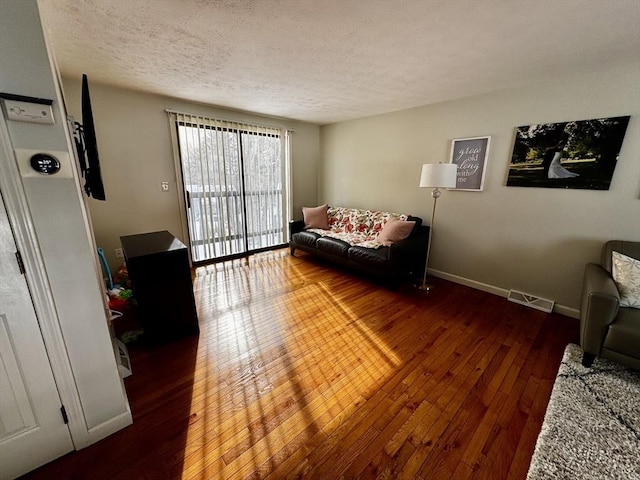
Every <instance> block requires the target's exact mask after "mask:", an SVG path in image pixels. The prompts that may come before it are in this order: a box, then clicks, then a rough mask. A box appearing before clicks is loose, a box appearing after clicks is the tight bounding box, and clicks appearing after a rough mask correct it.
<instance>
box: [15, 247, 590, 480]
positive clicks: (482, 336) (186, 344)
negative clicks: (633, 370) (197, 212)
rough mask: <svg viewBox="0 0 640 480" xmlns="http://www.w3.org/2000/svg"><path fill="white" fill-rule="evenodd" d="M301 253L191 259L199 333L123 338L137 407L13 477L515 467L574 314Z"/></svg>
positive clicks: (460, 474)
mask: <svg viewBox="0 0 640 480" xmlns="http://www.w3.org/2000/svg"><path fill="white" fill-rule="evenodd" d="M297 255H298V256H299V257H297V258H293V257H290V256H289V254H288V250H280V251H276V252H271V253H265V254H259V255H254V256H252V257H249V258H248V259H243V260H235V261H232V262H226V263H222V264H217V265H210V266H207V267H201V268H198V269H197V270H196V272H195V277H194V286H195V292H196V303H197V305H198V311H199V317H200V324H201V333H200V336H199V338H198V337H194V338H186V339H182V340H178V341H175V342H173V343H171V344H168V345H164V346H161V347H157V348H155V349H148V348H144V347H136V348H131V351H130V353H131V360H132V365H133V375H132V376H131V377H129V378H127V379H126V381H125V383H126V387H127V392H128V396H129V400H130V404H131V409H132V412H133V417H134V424H133V425H132V426H130V427H128V428H126V429H124V430H122V431H120V432H118V433H116V434H114V435H112V436H110V437H108V438H107V439H105V440H103V441H101V442H99V443H97V444H95V445H92V446H90V447H88V448H86V449H84V450H80V451H78V452H73V453H71V454H69V455H67V456H65V457H63V458H61V459H59V460H57V461H55V462H52V463H51V464H49V465H46V466H44V467H42V468H40V469H38V470H36V471H34V472H32V473H31V474H29V475H28V476H27V477H26V478H30V479H45V478H46V479H53V478H55V479H63V478H73V479H85V478H87V479H135V478H144V479H167V478H170V479H174V478H184V479H191V478H194V479H258V478H268V479H284V478H308V479H340V478H345V479H346V478H371V479H375V478H378V479H405V478H406V479H424V480H426V479H441V478H442V479H449V478H455V479H465V478H490V479H523V478H525V476H526V472H527V469H528V466H529V461H530V459H531V455H532V453H533V448H534V445H535V441H536V437H537V435H538V432H539V429H540V426H541V424H542V419H543V416H544V413H545V409H546V406H547V402H548V400H549V396H550V394H551V388H552V386H553V381H554V378H555V374H556V371H557V368H558V365H559V363H560V359H561V357H562V352H563V350H564V347H565V345H566V344H567V343H569V342H576V341H577V338H578V322H577V321H576V320H574V319H571V318H568V317H564V316H561V315H557V314H545V313H542V312H539V311H536V310H532V309H529V308H526V307H523V306H519V305H516V304H513V303H510V302H507V301H506V300H505V299H503V298H500V297H497V296H493V295H490V294H487V293H483V292H480V291H477V290H473V289H470V288H467V287H464V286H461V285H457V284H453V283H449V282H445V281H443V280H441V281H439V285H438V287H437V288H436V290H435V291H433V292H431V293H429V294H423V293H422V292H419V291H417V290H413V289H412V288H411V287H410V286H406V287H399V288H398V289H396V290H394V291H391V290H388V289H386V288H384V287H381V286H378V285H376V284H373V283H371V282H369V281H367V280H366V279H363V278H359V277H356V276H352V275H350V274H348V273H345V272H342V271H340V270H337V269H335V268H333V267H330V266H325V265H323V264H321V263H317V262H316V261H314V260H312V259H311V257H309V256H305V254H304V253H298V254H297ZM158 301H159V302H164V301H170V299H163V298H159V299H158Z"/></svg>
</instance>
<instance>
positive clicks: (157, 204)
mask: <svg viewBox="0 0 640 480" xmlns="http://www.w3.org/2000/svg"><path fill="white" fill-rule="evenodd" d="M63 86H64V92H65V99H66V104H67V109H68V111H69V113H70V114H71V115H73V116H74V117H75V118H76V119H78V120H79V121H80V119H81V110H80V79H68V78H65V79H63ZM89 89H90V92H91V103H92V107H93V115H94V119H95V124H96V135H97V139H98V150H99V154H100V163H101V169H102V177H103V181H104V184H105V190H106V196H107V200H106V201H105V202H100V201H96V200H93V199H90V200H89V204H90V209H91V218H92V221H93V227H94V231H95V236H96V242H97V244H98V246H100V247H102V248H103V249H104V250H105V253H106V255H107V259H108V261H109V264H110V265H111V266H112V268H115V267H116V266H117V265H119V264H120V263H121V261H120V260H116V259H115V254H114V249H116V248H120V236H122V235H132V234H136V233H144V232H152V231H156V230H169V231H170V232H171V233H173V234H174V235H176V236H177V237H179V238H182V240H183V241H185V243H186V240H187V239H186V238H184V235H183V234H182V226H181V220H180V216H181V215H182V213H181V211H180V208H179V201H178V196H177V189H176V174H175V167H174V161H173V153H172V151H173V150H172V145H171V137H170V130H169V121H168V119H167V114H166V113H165V109H167V108H171V109H174V110H178V111H182V112H187V113H194V114H201V115H208V116H212V117H216V118H224V119H229V120H237V121H248V122H255V123H264V124H267V125H277V126H282V127H286V128H291V129H293V130H294V133H293V138H292V154H291V157H292V176H293V181H292V183H293V192H292V202H293V209H294V212H297V211H300V208H301V207H302V206H303V205H313V204H315V203H316V201H317V196H318V184H317V168H318V167H317V165H318V156H319V153H318V152H319V135H320V133H319V132H320V129H319V127H318V126H317V125H312V124H307V123H302V122H295V121H291V120H280V119H274V118H267V117H260V116H257V115H250V114H247V113H241V112H234V111H230V110H223V109H217V108H213V107H210V106H206V105H199V104H193V103H188V102H185V101H183V100H177V99H173V98H169V97H162V96H158V95H151V94H147V93H142V92H135V91H131V90H123V89H119V88H114V87H107V86H102V85H99V84H97V83H93V82H91V77H90V76H89ZM163 181H168V182H169V185H170V188H169V192H163V191H162V190H161V188H160V183H161V182H163Z"/></svg>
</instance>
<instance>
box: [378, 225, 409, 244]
mask: <svg viewBox="0 0 640 480" xmlns="http://www.w3.org/2000/svg"><path fill="white" fill-rule="evenodd" d="M415 226H416V222H407V221H404V220H396V219H390V220H389V221H387V223H385V224H384V227H382V230H380V233H378V236H377V237H376V241H377V242H378V243H381V244H382V245H387V246H389V245H391V244H392V243H393V242H399V241H400V240H404V239H405V238H407V237H408V236H409V234H410V233H411V230H413V227H415Z"/></svg>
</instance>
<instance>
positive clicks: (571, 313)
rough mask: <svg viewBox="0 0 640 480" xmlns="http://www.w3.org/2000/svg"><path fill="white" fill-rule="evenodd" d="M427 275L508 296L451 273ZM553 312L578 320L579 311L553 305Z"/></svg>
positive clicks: (489, 286)
mask: <svg viewBox="0 0 640 480" xmlns="http://www.w3.org/2000/svg"><path fill="white" fill-rule="evenodd" d="M429 273H430V274H431V275H433V276H434V277H438V278H442V279H444V280H449V281H450V282H453V283H458V284H460V285H464V286H466V287H471V288H475V289H476V290H481V291H483V292H487V293H491V294H493V295H498V296H499V297H503V298H507V296H508V295H509V290H507V289H505V288H500V287H496V286H494V285H489V284H488V283H482V282H478V281H476V280H471V279H470V278H465V277H461V276H459V275H453V274H452V273H447V272H442V271H440V270H432V269H429ZM553 311H554V312H555V313H559V314H561V315H565V316H567V317H571V318H577V319H579V318H580V310H578V309H577V308H571V307H567V306H565V305H559V304H557V303H556V304H555V305H554V306H553Z"/></svg>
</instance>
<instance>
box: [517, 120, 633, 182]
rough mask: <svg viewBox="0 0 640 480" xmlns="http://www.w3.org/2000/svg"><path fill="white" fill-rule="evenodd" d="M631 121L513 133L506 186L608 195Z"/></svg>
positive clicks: (532, 127) (549, 126)
mask: <svg viewBox="0 0 640 480" xmlns="http://www.w3.org/2000/svg"><path fill="white" fill-rule="evenodd" d="M628 124H629V116H626V117H610V118H596V119H593V120H579V121H573V122H564V123H545V124H540V125H527V126H523V127H518V128H517V129H516V138H515V142H514V146H513V154H512V156H511V163H510V165H509V175H508V178H507V186H510V187H545V188H580V189H589V190H609V185H610V184H611V178H612V177H613V171H614V170H615V168H616V163H617V162H618V155H619V153H620V148H621V147H622V141H623V140H624V135H625V132H626V130H627V125H628Z"/></svg>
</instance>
